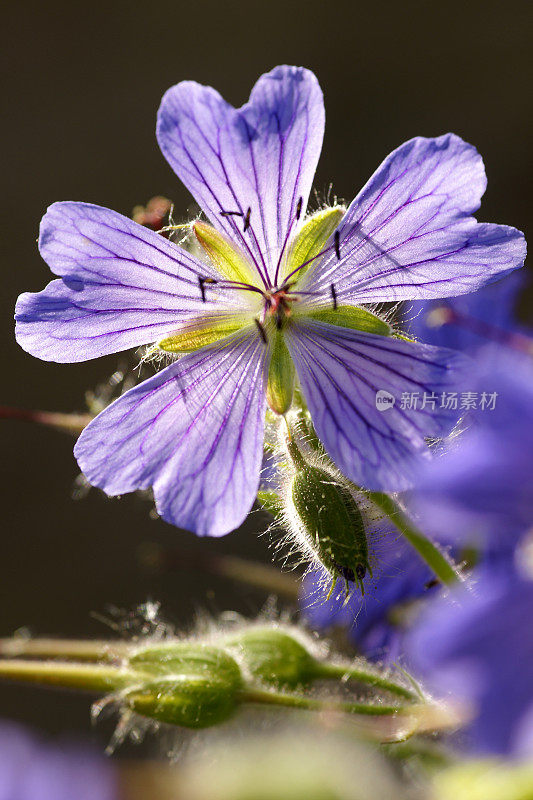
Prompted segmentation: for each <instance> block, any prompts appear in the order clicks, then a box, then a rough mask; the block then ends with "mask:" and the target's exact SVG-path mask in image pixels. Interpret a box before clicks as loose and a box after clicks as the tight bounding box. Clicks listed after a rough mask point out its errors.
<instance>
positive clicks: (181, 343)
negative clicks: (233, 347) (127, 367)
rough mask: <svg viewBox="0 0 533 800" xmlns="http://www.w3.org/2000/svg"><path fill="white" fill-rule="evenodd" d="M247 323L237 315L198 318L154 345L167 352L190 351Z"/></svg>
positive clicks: (198, 348) (216, 339) (212, 342)
mask: <svg viewBox="0 0 533 800" xmlns="http://www.w3.org/2000/svg"><path fill="white" fill-rule="evenodd" d="M247 324H248V320H246V319H244V318H241V317H238V316H230V317H226V318H223V319H218V320H217V319H215V320H214V319H213V318H207V319H203V320H201V319H200V320H197V321H195V322H194V323H193V324H192V325H188V326H186V327H183V328H182V329H181V330H179V331H174V332H173V333H171V334H169V335H168V336H165V337H164V338H163V339H160V340H159V341H158V342H157V344H156V347H157V348H158V349H159V350H164V351H165V352H167V353H192V352H194V351H195V350H200V348H202V347H206V346H207V345H209V344H214V343H215V342H218V341H219V340H220V339H224V338H225V337H226V336H231V334H233V333H236V332H237V331H239V330H241V328H243V327H244V326H245V325H247Z"/></svg>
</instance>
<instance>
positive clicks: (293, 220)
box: [274, 197, 304, 286]
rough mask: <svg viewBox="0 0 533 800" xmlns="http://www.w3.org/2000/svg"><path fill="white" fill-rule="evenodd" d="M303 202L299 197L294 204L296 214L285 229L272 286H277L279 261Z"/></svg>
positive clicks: (300, 212) (298, 217) (299, 214)
mask: <svg viewBox="0 0 533 800" xmlns="http://www.w3.org/2000/svg"><path fill="white" fill-rule="evenodd" d="M303 202H304V199H303V197H299V198H298V203H297V204H296V214H295V216H294V217H293V218H292V219H291V220H290V222H289V227H288V228H287V233H286V234H285V241H284V242H283V247H282V248H281V253H280V254H279V258H278V263H277V264H276V272H275V274H274V286H277V283H278V277H279V270H280V267H281V261H282V259H283V255H284V253H285V248H286V247H287V243H288V241H289V236H290V235H291V231H292V226H293V225H294V223H295V221H296V220H299V219H300V216H301V214H302V206H303Z"/></svg>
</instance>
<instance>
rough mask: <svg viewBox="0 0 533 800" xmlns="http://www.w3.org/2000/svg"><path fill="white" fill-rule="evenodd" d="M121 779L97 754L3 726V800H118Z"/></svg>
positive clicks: (0, 769)
mask: <svg viewBox="0 0 533 800" xmlns="http://www.w3.org/2000/svg"><path fill="white" fill-rule="evenodd" d="M118 783H119V782H118V776H117V775H116V773H115V770H114V769H113V766H112V764H111V762H110V761H109V760H108V759H106V758H105V757H104V756H103V755H99V754H98V752H97V751H93V750H92V749H90V748H88V747H86V746H82V745H76V746H74V745H70V744H65V743H64V742H61V743H57V744H53V743H51V742H44V741H41V740H40V739H38V738H37V736H35V735H33V734H32V733H30V732H29V731H27V730H25V729H24V728H23V727H22V726H21V725H16V724H14V723H8V722H2V723H0V798H1V800H74V798H75V799H76V800H118V798H119V786H118Z"/></svg>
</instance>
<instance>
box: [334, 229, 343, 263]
mask: <svg viewBox="0 0 533 800" xmlns="http://www.w3.org/2000/svg"><path fill="white" fill-rule="evenodd" d="M340 240H341V235H340V233H339V231H335V233H334V235H333V241H334V244H335V255H336V256H337V259H338V260H339V261H340V260H341V245H340Z"/></svg>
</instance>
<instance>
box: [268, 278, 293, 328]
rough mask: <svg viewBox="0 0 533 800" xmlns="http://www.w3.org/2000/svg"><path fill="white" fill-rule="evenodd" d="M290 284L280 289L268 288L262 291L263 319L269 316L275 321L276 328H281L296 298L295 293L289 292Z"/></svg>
mask: <svg viewBox="0 0 533 800" xmlns="http://www.w3.org/2000/svg"><path fill="white" fill-rule="evenodd" d="M289 289H290V286H285V287H282V288H281V289H268V290H267V291H266V292H264V293H263V296H264V298H265V319H267V318H268V317H271V318H273V319H274V321H275V323H276V328H278V330H281V329H282V328H283V326H284V324H285V322H286V320H287V319H288V317H290V315H291V311H292V304H293V303H294V302H295V300H297V297H296V295H294V294H292V295H291V294H290V293H289Z"/></svg>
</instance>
